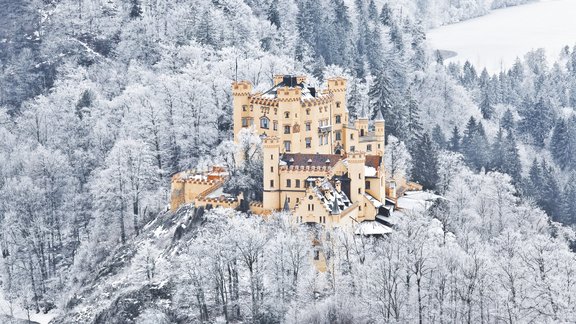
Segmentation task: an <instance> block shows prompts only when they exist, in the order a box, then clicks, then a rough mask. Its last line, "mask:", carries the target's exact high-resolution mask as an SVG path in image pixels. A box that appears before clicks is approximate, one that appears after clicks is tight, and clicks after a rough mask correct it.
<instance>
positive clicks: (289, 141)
mask: <svg viewBox="0 0 576 324" xmlns="http://www.w3.org/2000/svg"><path fill="white" fill-rule="evenodd" d="M277 96H278V110H279V112H278V113H279V114H280V118H281V119H280V122H281V124H280V125H279V128H280V129H279V130H278V134H279V135H278V136H279V137H280V143H279V145H280V152H282V153H290V152H301V148H300V128H301V127H302V125H300V124H299V121H300V118H299V116H298V113H299V112H300V98H301V97H302V90H301V89H300V88H299V87H288V86H285V87H279V88H278V90H277ZM285 127H289V131H288V132H285V131H284V128H285Z"/></svg>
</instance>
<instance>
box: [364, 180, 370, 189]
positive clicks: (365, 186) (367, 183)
mask: <svg viewBox="0 0 576 324" xmlns="http://www.w3.org/2000/svg"><path fill="white" fill-rule="evenodd" d="M364 188H365V189H368V190H370V181H366V182H365V183H364Z"/></svg>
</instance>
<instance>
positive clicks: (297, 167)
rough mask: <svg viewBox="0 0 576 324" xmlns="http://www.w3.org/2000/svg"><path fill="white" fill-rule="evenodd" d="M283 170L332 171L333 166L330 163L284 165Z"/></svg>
mask: <svg viewBox="0 0 576 324" xmlns="http://www.w3.org/2000/svg"><path fill="white" fill-rule="evenodd" d="M279 170H280V171H281V172H291V171H292V172H299V171H326V172H328V171H330V170H332V167H331V166H329V165H321V166H318V165H289V166H288V165H283V166H280V168H279Z"/></svg>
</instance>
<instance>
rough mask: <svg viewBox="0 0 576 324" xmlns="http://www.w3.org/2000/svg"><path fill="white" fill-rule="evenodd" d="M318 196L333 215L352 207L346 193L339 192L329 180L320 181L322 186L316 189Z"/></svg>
mask: <svg viewBox="0 0 576 324" xmlns="http://www.w3.org/2000/svg"><path fill="white" fill-rule="evenodd" d="M313 190H314V192H315V193H316V196H317V197H318V198H319V199H320V201H322V203H323V204H324V207H325V208H326V210H327V211H329V212H330V214H332V215H338V214H340V213H342V212H343V211H345V210H346V209H348V207H350V206H351V205H352V202H351V201H350V199H348V196H346V194H345V193H344V191H338V190H336V188H335V187H334V185H333V184H332V182H331V181H330V180H328V179H327V178H323V179H322V180H320V184H319V185H318V186H316V187H314V189H313Z"/></svg>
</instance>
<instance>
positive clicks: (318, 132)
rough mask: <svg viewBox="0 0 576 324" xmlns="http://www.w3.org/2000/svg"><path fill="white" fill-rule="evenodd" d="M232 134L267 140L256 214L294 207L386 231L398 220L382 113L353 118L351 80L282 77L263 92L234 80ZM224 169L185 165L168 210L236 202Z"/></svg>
mask: <svg viewBox="0 0 576 324" xmlns="http://www.w3.org/2000/svg"><path fill="white" fill-rule="evenodd" d="M232 95H233V114H234V139H235V141H238V134H239V133H240V131H241V129H243V128H253V129H254V130H256V131H257V132H258V134H259V135H260V137H261V138H262V146H263V147H262V149H263V165H264V166H263V168H264V170H263V178H264V183H263V187H264V193H263V197H264V198H263V201H262V202H252V203H251V204H250V209H251V210H252V212H254V213H258V214H267V213H271V212H272V211H276V210H287V211H290V212H291V214H292V217H293V221H294V222H299V223H319V224H326V225H333V226H345V225H354V226H357V225H361V227H362V232H364V233H368V232H370V233H372V234H384V233H386V232H388V231H389V230H390V228H389V226H392V225H393V223H394V221H393V219H392V217H391V216H392V215H391V210H392V209H393V208H394V206H395V204H396V198H397V191H398V192H402V191H404V187H405V185H404V184H405V183H404V182H403V181H402V188H397V187H396V185H397V184H396V181H386V177H385V169H384V153H385V152H384V139H385V134H384V123H385V121H384V119H383V118H382V115H381V114H380V113H379V114H378V115H377V117H376V119H375V120H373V121H370V120H369V119H368V117H367V116H360V117H359V118H357V119H355V120H354V121H351V120H350V116H349V113H348V108H347V106H346V80H345V79H344V78H341V77H336V78H331V79H328V81H327V87H326V88H325V89H316V88H314V87H311V86H309V85H308V84H307V79H306V77H303V76H292V75H278V76H275V77H274V85H273V86H272V87H271V88H270V89H269V90H268V91H266V92H253V88H252V84H251V83H250V82H248V81H239V82H233V83H232ZM225 181H226V170H224V169H222V168H219V167H214V168H213V169H212V170H209V171H204V172H198V171H193V170H192V171H183V172H180V173H177V174H175V175H174V176H173V177H172V201H171V208H172V209H173V210H174V209H177V208H178V207H179V206H180V205H182V204H187V203H193V204H195V205H196V206H203V205H207V204H212V205H213V206H224V207H232V208H234V207H236V206H238V205H239V204H240V199H242V197H231V196H230V195H226V194H225V193H224V192H222V187H223V184H224V182H225Z"/></svg>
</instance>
